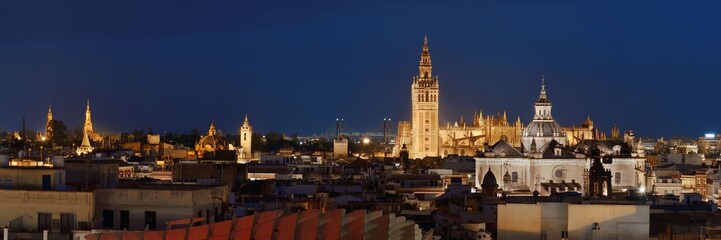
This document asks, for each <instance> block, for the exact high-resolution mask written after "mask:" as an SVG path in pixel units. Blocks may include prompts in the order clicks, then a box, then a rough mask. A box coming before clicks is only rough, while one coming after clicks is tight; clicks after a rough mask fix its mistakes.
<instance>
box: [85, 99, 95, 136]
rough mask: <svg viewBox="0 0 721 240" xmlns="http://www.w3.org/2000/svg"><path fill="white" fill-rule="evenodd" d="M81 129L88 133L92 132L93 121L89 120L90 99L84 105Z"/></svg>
mask: <svg viewBox="0 0 721 240" xmlns="http://www.w3.org/2000/svg"><path fill="white" fill-rule="evenodd" d="M83 131H85V132H86V133H88V134H92V133H93V121H91V120H90V100H88V104H87V106H86V107H85V125H83Z"/></svg>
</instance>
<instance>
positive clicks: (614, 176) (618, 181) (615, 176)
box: [613, 172, 621, 184]
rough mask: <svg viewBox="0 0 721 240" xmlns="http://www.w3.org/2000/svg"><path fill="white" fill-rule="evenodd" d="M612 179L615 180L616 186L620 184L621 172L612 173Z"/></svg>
mask: <svg viewBox="0 0 721 240" xmlns="http://www.w3.org/2000/svg"><path fill="white" fill-rule="evenodd" d="M613 178H615V180H614V182H615V183H616V184H621V172H616V173H614V174H613Z"/></svg>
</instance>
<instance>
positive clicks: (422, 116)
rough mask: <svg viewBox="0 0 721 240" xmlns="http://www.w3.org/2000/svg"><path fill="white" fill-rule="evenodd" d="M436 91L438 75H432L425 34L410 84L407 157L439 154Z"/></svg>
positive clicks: (437, 97) (437, 98) (437, 96)
mask: <svg viewBox="0 0 721 240" xmlns="http://www.w3.org/2000/svg"><path fill="white" fill-rule="evenodd" d="M438 94H439V92H438V76H433V65H432V64H431V54H430V52H429V51H428V37H425V38H424V40H423V50H422V52H421V60H420V64H419V65H418V76H415V77H413V83H412V84H411V111H412V112H411V114H412V116H411V119H412V125H411V130H412V136H413V138H412V140H411V146H412V147H411V151H410V154H409V155H410V157H411V158H424V157H428V156H431V157H435V156H439V154H438V151H439V150H438V142H439V135H438V134H439V133H438V126H439V125H438V100H439V95H438Z"/></svg>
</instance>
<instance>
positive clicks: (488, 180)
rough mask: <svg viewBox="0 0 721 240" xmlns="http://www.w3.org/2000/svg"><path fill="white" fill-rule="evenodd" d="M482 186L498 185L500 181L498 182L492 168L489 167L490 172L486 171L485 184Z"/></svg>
mask: <svg viewBox="0 0 721 240" xmlns="http://www.w3.org/2000/svg"><path fill="white" fill-rule="evenodd" d="M481 185H482V186H498V182H496V175H495V174H493V172H491V168H490V167H489V168H488V172H486V175H483V184H481Z"/></svg>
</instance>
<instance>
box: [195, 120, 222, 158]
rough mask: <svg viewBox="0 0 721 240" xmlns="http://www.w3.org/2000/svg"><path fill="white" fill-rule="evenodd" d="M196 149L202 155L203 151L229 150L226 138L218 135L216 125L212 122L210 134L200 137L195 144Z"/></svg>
mask: <svg viewBox="0 0 721 240" xmlns="http://www.w3.org/2000/svg"><path fill="white" fill-rule="evenodd" d="M195 150H196V151H198V152H199V153H200V154H201V155H202V153H203V152H215V151H217V150H227V145H226V143H225V140H224V139H223V138H222V137H220V136H218V135H217V131H216V130H215V125H214V124H212V123H211V124H210V129H209V130H208V135H206V136H204V137H202V138H200V140H199V141H198V143H196V144H195Z"/></svg>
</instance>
